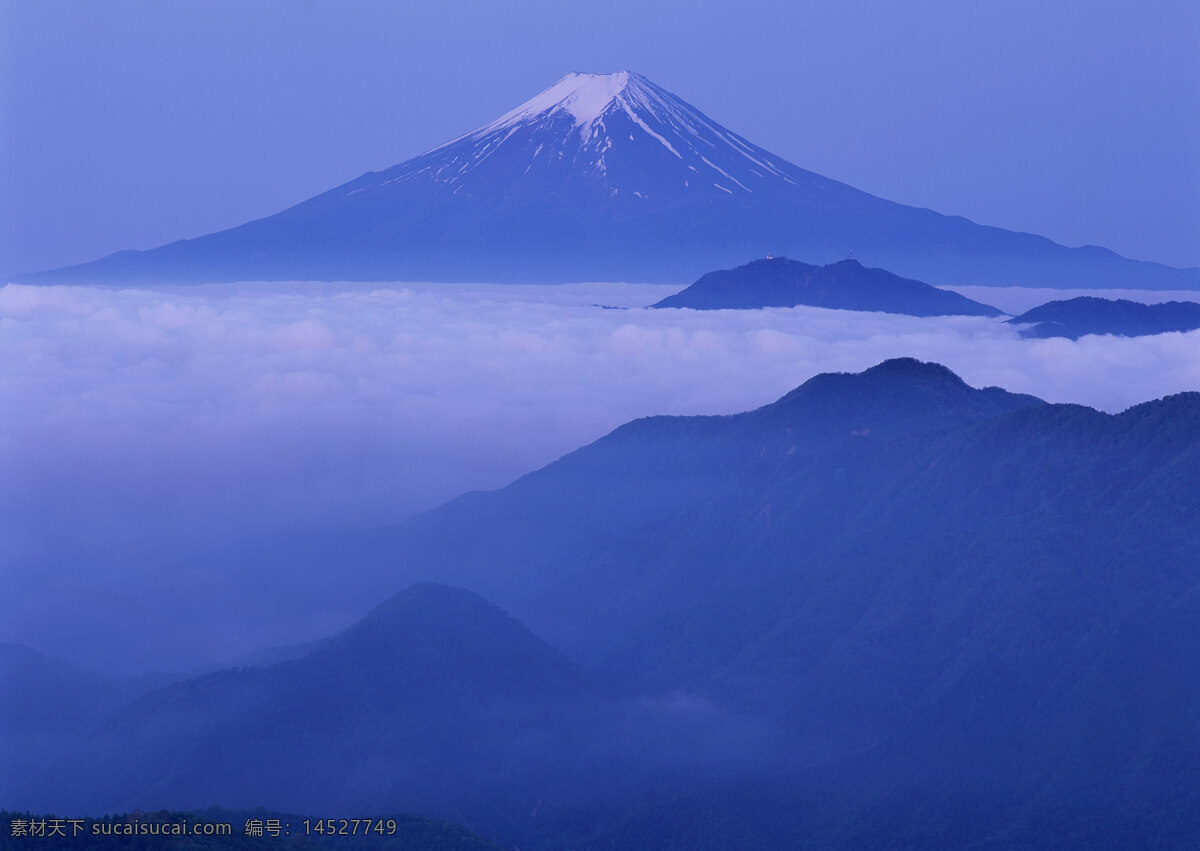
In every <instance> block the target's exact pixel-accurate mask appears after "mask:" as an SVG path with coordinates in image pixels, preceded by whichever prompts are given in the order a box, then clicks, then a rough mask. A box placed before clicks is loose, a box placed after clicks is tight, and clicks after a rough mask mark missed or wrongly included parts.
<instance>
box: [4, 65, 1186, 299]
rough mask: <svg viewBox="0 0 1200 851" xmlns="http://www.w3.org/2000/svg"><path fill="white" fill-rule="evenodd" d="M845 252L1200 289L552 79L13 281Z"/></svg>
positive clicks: (574, 81)
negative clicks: (203, 224) (899, 200)
mask: <svg viewBox="0 0 1200 851" xmlns="http://www.w3.org/2000/svg"><path fill="white" fill-rule="evenodd" d="M851 249H853V250H854V251H856V252H857V254H858V256H859V257H861V258H863V259H864V260H866V261H867V262H868V263H870V264H871V265H874V266H883V267H887V268H889V269H893V270H895V271H896V272H898V273H899V274H901V275H906V276H911V277H916V278H919V279H921V280H926V281H931V282H934V283H940V284H1023V285H1028V286H1084V285H1087V286H1126V287H1157V288H1162V289H1167V288H1178V289H1182V288H1189V287H1200V270H1196V269H1191V270H1179V269H1171V268H1169V267H1166V266H1161V265H1158V264H1153V263H1144V262H1135V261H1130V260H1126V259H1123V258H1120V257H1118V256H1117V255H1115V254H1113V253H1111V252H1108V251H1105V250H1104V249H1099V248H1094V247H1089V248H1080V249H1067V248H1063V247H1062V246H1059V245H1056V244H1054V243H1052V242H1050V241H1049V240H1046V239H1043V238H1041V237H1037V236H1032V235H1029V234H1019V233H1012V232H1009V231H1004V230H1000V229H998V228H990V227H984V226H980V225H976V224H974V223H972V222H969V221H967V220H966V219H962V218H958V217H947V216H942V215H939V214H937V213H935V212H932V211H930V210H924V209H916V208H913V207H906V206H903V205H900V204H894V203H891V202H889V201H885V200H883V199H880V198H876V197H874V196H872V195H869V194H867V193H865V192H861V191H859V190H857V189H854V188H853V187H850V186H847V185H845V184H843V183H839V182H837V181H835V180H830V179H828V178H825V177H822V176H820V175H818V174H814V173H813V172H810V171H806V170H804V169H802V168H799V167H797V166H795V165H792V164H791V163H789V162H787V161H785V160H783V159H781V158H779V157H777V156H775V155H774V154H771V153H770V152H768V151H765V150H763V149H762V148H760V147H758V146H756V145H754V144H753V143H751V142H749V141H748V140H746V139H744V138H742V137H741V136H739V135H737V134H736V133H733V132H731V131H729V130H727V129H726V128H724V127H722V126H721V125H720V124H718V123H716V122H715V121H713V120H712V119H710V118H709V117H707V116H706V115H704V114H703V113H702V112H700V111H699V110H697V109H696V108H695V107H693V106H691V105H690V104H688V103H686V102H685V101H683V100H682V99H680V98H678V97H676V96H675V95H673V94H671V93H670V92H667V91H666V90H665V89H662V88H660V87H659V86H657V85H655V84H654V83H652V82H651V81H649V80H647V79H646V78H645V77H642V76H640V75H638V74H633V73H629V72H624V71H623V72H620V73H616V74H569V75H567V76H566V77H564V78H563V79H562V80H560V81H559V82H558V83H556V84H555V85H554V86H552V87H551V88H549V89H547V90H546V91H545V92H543V93H541V94H540V95H538V96H536V97H534V98H533V99H531V100H529V101H528V102H526V103H525V104H523V105H521V106H519V107H518V108H516V109H515V110H513V111H511V112H509V113H507V114H506V115H504V116H502V117H500V118H499V119H497V120H495V121H493V122H491V123H489V124H487V125H484V126H483V127H481V128H479V129H477V130H475V131H473V132H471V133H468V134H466V135H464V136H462V137H460V138H458V139H455V140H453V141H451V142H449V143H447V144H445V145H442V146H440V147H438V148H435V149H434V150H432V151H429V152H427V153H425V154H422V155H420V156H418V157H414V158H413V159H410V160H407V161H405V162H403V163H400V164H399V165H396V166H393V167H392V168H389V169H385V170H383V171H380V172H369V173H367V174H364V175H362V176H361V177H359V178H357V179H356V180H353V181H350V182H349V183H347V184H344V185H343V186H339V187H337V188H334V189H332V190H330V191H328V192H325V193H323V194H321V195H318V196H316V197H314V198H311V199H309V200H308V201H305V202H303V203H301V204H298V205H296V206H295V207H292V208H290V209H287V210H284V211H282V212H280V213H278V214H276V215H273V216H268V217H267V218H264V219H259V220H257V221H253V222H249V223H247V224H244V225H241V226H239V227H235V228H231V229H229V230H226V231H221V232H219V233H215V234H209V235H207V236H202V237H198V238H196V239H188V240H181V241H179V242H174V243H171V244H169V245H165V246H162V247H160V248H156V249H153V250H151V251H143V252H136V251H126V252H119V253H117V254H114V255H111V256H110V257H107V258H104V259H101V260H98V261H95V262H93V263H88V264H83V265H81V266H76V267H71V268H69V269H64V270H57V271H54V272H48V273H41V274H38V275H32V276H27V277H26V278H25V280H30V281H84V282H87V281H135V282H136V281H143V282H155V281H206V280H207V281H225V280H288V279H295V280H433V281H462V280H473V281H547V282H561V281H581V280H630V281H669V282H683V281H687V280H694V279H695V278H696V277H697V276H698V275H700V274H701V273H703V272H704V271H706V270H709V269H713V268H728V267H730V266H733V265H737V264H739V263H742V262H745V260H746V258H747V257H755V256H762V255H763V254H765V253H767V252H768V251H778V252H784V253H787V254H789V255H792V256H799V257H805V258H808V259H810V260H813V261H817V262H830V261H833V260H836V259H839V258H841V257H844V256H845V254H846V251H847V250H851Z"/></svg>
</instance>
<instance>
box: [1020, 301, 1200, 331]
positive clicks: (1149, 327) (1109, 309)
mask: <svg viewBox="0 0 1200 851" xmlns="http://www.w3.org/2000/svg"><path fill="white" fill-rule="evenodd" d="M1008 321H1009V322H1011V323H1012V324H1014V325H1020V326H1026V325H1027V326H1030V327H1027V328H1022V329H1021V336H1022V337H1035V338H1038V337H1068V338H1070V339H1072V340H1078V339H1079V338H1080V337H1082V336H1084V335H1085V334H1115V335H1117V336H1121V337H1142V336H1145V335H1147V334H1165V333H1167V332H1168V331H1194V330H1195V329H1197V328H1200V304H1197V303H1195V302H1191V301H1168V302H1164V303H1162V304H1141V303H1140V302H1136V301H1128V300H1127V299H1106V298H1093V297H1090V296H1081V297H1079V298H1070V299H1065V300H1062V301H1050V302H1047V303H1046V304H1042V305H1039V306H1037V307H1035V308H1033V309H1031V310H1027V311H1025V312H1024V313H1022V314H1021V315H1020V316H1016V317H1013V318H1012V319H1010V320H1008Z"/></svg>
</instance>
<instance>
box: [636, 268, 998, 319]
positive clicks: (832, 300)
mask: <svg viewBox="0 0 1200 851" xmlns="http://www.w3.org/2000/svg"><path fill="white" fill-rule="evenodd" d="M799 304H804V305H808V306H810V307H829V308H835V309H838V310H874V311H879V312H882V313H901V314H906V315H908V316H999V315H1000V311H999V310H997V309H996V308H994V307H991V306H989V305H986V304H980V303H979V302H977V301H972V300H971V299H969V298H967V297H966V296H962V295H959V294H958V293H956V292H951V291H949V290H939V289H938V288H937V287H931V286H929V285H928V284H923V283H921V282H920V281H912V280H908V279H906V278H901V277H898V276H896V275H893V274H892V273H890V272H888V271H886V270H885V269H866V268H864V267H863V265H862V264H861V263H859V262H858V261H856V260H842V261H841V262H838V263H831V264H829V265H828V266H810V265H809V264H807V263H801V262H799V261H797V260H789V259H787V258H786V257H770V258H767V259H765V260H755V261H754V262H752V263H747V264H746V265H744V266H739V267H738V268H736V269H723V270H721V271H719V272H709V273H708V274H706V275H704V276H703V277H702V278H700V280H698V281H696V283H694V284H692V285H691V286H690V287H688V288H687V289H684V290H682V291H681V292H677V293H675V294H674V295H671V296H667V297H666V298H664V299H663V300H662V301H659V302H657V303H655V304H653V305H651V307H687V308H692V309H693V310H721V309H734V310H753V309H754V308H759V307H795V306H796V305H799Z"/></svg>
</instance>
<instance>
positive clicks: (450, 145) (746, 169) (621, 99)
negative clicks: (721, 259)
mask: <svg viewBox="0 0 1200 851" xmlns="http://www.w3.org/2000/svg"><path fill="white" fill-rule="evenodd" d="M481 170H482V172H483V176H484V179H485V180H486V181H487V184H488V187H489V188H491V187H493V186H495V182H496V180H497V179H498V178H500V177H501V176H503V179H504V181H505V184H504V187H505V191H506V192H507V193H512V192H517V193H518V194H521V195H525V194H529V193H527V192H525V191H523V190H527V189H528V190H532V194H543V193H544V192H545V191H546V190H547V188H549V189H550V190H551V191H561V189H562V188H563V187H566V186H573V187H574V188H575V189H576V190H577V191H581V192H583V193H584V194H595V193H598V194H599V195H600V196H602V197H610V198H616V197H620V196H622V195H623V196H624V198H626V199H628V198H632V199H638V200H641V201H648V200H649V201H653V200H660V201H661V200H665V199H667V198H670V197H673V196H679V197H685V198H692V199H696V198H699V197H703V196H705V195H709V196H712V197H720V193H724V194H726V195H734V194H740V193H752V192H755V191H759V192H768V193H769V192H770V189H771V187H772V185H773V184H775V183H777V182H778V181H780V180H782V181H783V182H785V183H792V184H795V183H796V178H797V177H799V176H800V175H799V174H789V170H790V171H792V172H797V173H799V172H800V170H799V169H796V168H795V166H789V165H788V164H787V163H786V162H784V161H783V160H780V159H778V158H776V157H774V156H773V155H771V154H769V153H768V152H767V151H764V150H762V149H761V148H758V147H757V146H755V145H753V144H751V143H750V142H748V141H747V140H745V139H743V138H742V137H740V136H738V135H736V134H734V133H731V132H730V131H728V130H726V129H725V128H724V127H722V126H721V125H719V124H717V123H716V122H715V121H713V120H712V119H710V118H709V117H708V116H706V115H704V113H702V112H700V111H699V110H697V109H696V108H695V107H693V106H691V105H690V104H688V103H686V102H685V101H683V100H680V99H679V98H677V97H675V96H674V95H672V94H671V93H670V92H668V91H666V90H665V89H661V88H659V87H658V86H656V85H654V83H652V82H650V81H649V80H648V79H646V78H645V77H643V76H642V75H640V74H635V73H632V72H630V71H619V72H617V73H614V74H568V75H567V76H565V77H563V78H562V79H561V80H559V81H558V82H557V83H555V84H554V85H553V86H551V87H550V88H548V89H546V90H545V91H544V92H542V93H541V94H539V95H536V96H535V97H533V98H530V99H529V100H527V101H526V102H525V103H523V104H521V105H520V106H518V107H517V108H516V109H514V110H511V111H510V112H507V113H505V114H504V115H502V116H500V117H499V118H497V119H496V120H495V121H492V122H491V123H489V124H485V125H484V126H482V127H480V128H478V129H477V130H473V131H471V132H470V133H467V134H465V135H463V136H460V137H459V138H457V139H454V140H453V141H450V142H447V143H446V144H445V145H442V146H440V147H438V148H435V149H433V150H432V151H428V152H427V153H425V154H423V155H421V156H420V157H417V158H415V159H413V160H409V161H407V162H405V163H401V164H400V165H398V166H395V167H394V168H392V169H388V170H387V171H384V172H380V173H379V176H380V178H381V179H380V180H377V181H372V179H371V176H370V175H366V176H364V177H363V178H360V180H359V181H356V182H354V183H352V184H348V185H347V187H346V190H347V193H351V192H363V191H371V190H370V189H369V185H371V184H372V183H374V185H377V186H385V185H391V184H392V183H394V182H397V181H405V180H413V179H418V178H419V177H420V176H429V177H431V178H432V179H433V180H435V181H436V182H437V183H439V184H441V185H445V186H453V187H454V189H455V191H468V192H469V191H472V188H473V187H474V182H473V181H472V180H471V176H472V175H473V173H475V172H478V171H481ZM547 180H552V181H553V182H554V185H553V186H552V187H547V186H546V185H545V184H546V182H547Z"/></svg>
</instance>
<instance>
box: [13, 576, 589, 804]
mask: <svg viewBox="0 0 1200 851" xmlns="http://www.w3.org/2000/svg"><path fill="white" fill-rule="evenodd" d="M588 700H589V695H588V691H587V688H586V686H585V685H584V684H583V682H582V681H581V679H580V677H579V675H578V674H577V673H576V672H575V671H574V669H573V668H572V666H571V665H570V664H569V663H568V662H567V661H566V660H565V659H563V658H562V657H561V656H560V655H559V654H558V653H557V652H556V651H554V650H553V649H552V648H550V647H549V646H547V645H546V644H545V643H544V642H542V641H540V640H538V639H537V638H535V637H534V636H533V635H531V634H529V632H528V631H527V630H525V629H524V628H523V627H522V626H521V625H520V624H518V623H517V622H516V621H514V620H513V619H512V618H511V617H509V616H508V615H506V614H505V613H504V612H502V611H500V610H499V609H497V608H496V607H495V606H492V605H491V604H489V603H487V602H485V601H484V600H482V599H480V598H479V597H477V596H476V595H474V594H472V593H470V592H467V591H461V590H457V589H452V588H447V587H444V586H438V585H432V584H428V583H426V584H419V585H414V586H412V587H410V588H408V589H406V590H405V591H403V592H402V593H400V594H399V595H397V596H396V597H394V598H392V599H391V600H389V601H387V602H386V603H384V604H382V605H380V606H379V607H377V608H376V609H375V610H374V611H372V612H371V613H370V614H369V615H368V616H367V617H365V618H363V619H362V620H361V621H359V622H358V623H357V624H355V625H353V626H352V627H350V628H349V629H347V630H345V631H344V632H342V633H340V634H338V635H337V636H334V637H333V638H331V639H329V640H328V641H325V642H322V643H321V644H320V645H319V646H318V647H317V648H316V649H314V650H313V651H312V652H310V653H309V654H308V655H306V656H303V657H301V658H299V659H296V660H292V661H289V662H283V663H280V664H277V665H273V666H269V667H266V668H241V669H231V670H226V671H218V672H214V673H212V674H206V675H203V676H201V677H197V678H194V679H190V680H185V681H183V682H180V683H177V684H175V685H172V686H168V687H167V688H164V689H160V690H158V691H155V692H152V693H150V694H148V695H146V696H144V697H142V698H140V699H138V700H137V701H135V702H133V703H132V704H130V705H129V706H128V707H126V708H125V709H123V710H122V711H121V712H120V713H118V714H117V715H116V716H115V717H113V718H112V720H110V721H109V722H108V723H107V724H106V725H105V726H103V727H101V728H99V729H98V730H97V731H96V732H95V733H94V734H92V735H90V736H88V737H86V738H84V740H83V741H82V742H80V743H77V745H76V747H74V748H73V749H72V750H71V752H70V753H69V755H68V756H67V757H66V758H65V759H64V762H63V763H62V764H59V765H57V766H54V767H53V768H52V769H51V771H50V773H49V776H48V777H46V778H44V779H43V780H42V782H41V784H40V789H36V788H35V791H32V792H31V791H30V790H26V792H25V798H24V800H25V801H29V800H31V799H32V801H33V803H32V806H35V807H37V806H58V807H61V806H62V805H63V804H62V802H63V801H67V802H69V805H70V807H71V808H72V809H75V810H76V811H78V812H105V811H114V810H126V809H136V808H139V807H146V806H150V805H153V806H156V807H160V806H166V807H187V806H211V805H214V804H225V805H244V804H248V803H253V804H254V805H256V806H270V807H276V806H280V805H281V804H283V805H290V806H291V807H293V808H303V807H313V808H316V809H319V810H322V811H324V809H325V808H328V807H335V806H355V807H362V808H367V809H369V810H370V811H371V812H376V813H378V812H386V811H389V810H394V801H395V800H396V799H397V798H398V797H399V798H404V799H405V800H407V801H409V802H410V806H411V805H421V804H424V805H427V806H428V805H430V802H435V803H441V802H444V800H445V799H446V797H447V795H446V789H447V788H453V789H455V790H456V794H457V795H458V800H459V801H460V802H464V801H466V800H468V799H470V798H471V796H472V790H475V789H478V788H479V787H480V786H484V785H490V782H491V781H490V780H489V778H490V777H492V776H493V775H494V774H495V773H497V772H503V771H504V770H506V769H505V767H504V766H505V765H506V762H507V761H508V757H506V752H508V751H510V750H512V749H514V748H515V749H520V748H522V747H528V746H529V741H528V739H529V737H531V736H534V735H535V734H534V733H533V730H534V729H535V728H536V729H541V735H542V736H544V739H543V740H542V745H543V746H544V747H553V746H554V745H553V743H554V741H555V739H556V737H558V736H561V735H562V733H563V731H562V730H561V729H556V728H555V727H554V725H553V724H549V725H548V726H545V727H544V728H542V726H541V725H542V724H543V723H545V718H544V717H543V716H544V715H545V712H546V708H547V707H553V706H556V705H560V704H562V705H569V706H580V705H584V704H586V703H587V702H588ZM518 742H524V744H517V743H518ZM318 766H320V770H317V769H318ZM507 770H509V771H511V770H512V769H511V768H510V769H507ZM530 773H536V771H535V770H533V769H530ZM335 790H336V791H335Z"/></svg>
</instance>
